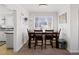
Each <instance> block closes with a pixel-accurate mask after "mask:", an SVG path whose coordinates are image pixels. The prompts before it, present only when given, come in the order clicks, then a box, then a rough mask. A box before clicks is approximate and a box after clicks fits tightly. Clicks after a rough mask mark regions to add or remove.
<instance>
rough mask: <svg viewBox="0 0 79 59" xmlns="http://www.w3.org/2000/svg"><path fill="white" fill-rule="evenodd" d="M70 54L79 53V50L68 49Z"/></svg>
mask: <svg viewBox="0 0 79 59" xmlns="http://www.w3.org/2000/svg"><path fill="white" fill-rule="evenodd" d="M67 50H68V51H69V52H70V53H79V50H70V49H67Z"/></svg>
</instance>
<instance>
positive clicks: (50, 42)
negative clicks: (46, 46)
mask: <svg viewBox="0 0 79 59" xmlns="http://www.w3.org/2000/svg"><path fill="white" fill-rule="evenodd" d="M50 44H51V46H52V48H53V42H52V39H51V40H50Z"/></svg>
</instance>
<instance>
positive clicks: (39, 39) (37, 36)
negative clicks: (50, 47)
mask: <svg viewBox="0 0 79 59" xmlns="http://www.w3.org/2000/svg"><path fill="white" fill-rule="evenodd" d="M34 32H35V49H36V46H41V49H42V48H43V35H42V32H43V31H42V30H34ZM39 43H41V45H39Z"/></svg>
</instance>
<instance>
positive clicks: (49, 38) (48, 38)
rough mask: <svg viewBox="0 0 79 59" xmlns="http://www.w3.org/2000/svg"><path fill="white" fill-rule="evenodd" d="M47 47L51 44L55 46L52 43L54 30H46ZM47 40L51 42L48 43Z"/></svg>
mask: <svg viewBox="0 0 79 59" xmlns="http://www.w3.org/2000/svg"><path fill="white" fill-rule="evenodd" d="M45 33H46V34H45V48H46V45H51V46H52V48H53V44H52V40H53V39H52V38H53V35H52V33H53V30H45ZM47 42H49V43H50V44H47Z"/></svg>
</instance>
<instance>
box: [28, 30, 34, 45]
mask: <svg viewBox="0 0 79 59" xmlns="http://www.w3.org/2000/svg"><path fill="white" fill-rule="evenodd" d="M27 32H28V36H29V38H30V40H31V43H30V44H31V45H34V44H35V39H34V33H33V34H29V31H28V30H27Z"/></svg>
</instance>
